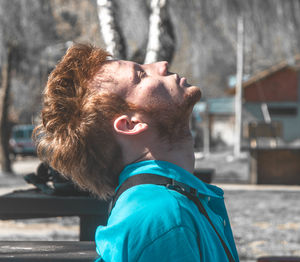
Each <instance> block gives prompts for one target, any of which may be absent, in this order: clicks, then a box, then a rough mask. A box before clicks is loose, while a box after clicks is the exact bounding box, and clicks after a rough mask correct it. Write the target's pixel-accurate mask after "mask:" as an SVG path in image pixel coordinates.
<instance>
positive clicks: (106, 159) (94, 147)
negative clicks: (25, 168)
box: [34, 44, 130, 199]
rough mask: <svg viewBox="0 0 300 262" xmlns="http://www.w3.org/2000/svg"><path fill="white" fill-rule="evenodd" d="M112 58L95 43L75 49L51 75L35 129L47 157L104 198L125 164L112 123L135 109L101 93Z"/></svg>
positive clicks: (40, 150) (41, 153) (44, 158)
mask: <svg viewBox="0 0 300 262" xmlns="http://www.w3.org/2000/svg"><path fill="white" fill-rule="evenodd" d="M108 56H109V54H108V53H107V52H106V51H104V50H103V49H101V48H96V47H93V46H91V45H85V44H75V45H74V46H72V47H71V48H69V50H68V51H67V53H66V55H65V56H64V57H63V58H62V60H61V61H60V62H59V63H58V64H57V66H56V68H55V69H54V70H53V71H52V73H51V74H50V76H49V79H48V82H47V86H46V88H45V91H44V106H43V109H42V122H41V124H40V125H38V126H37V127H36V129H35V132H34V139H35V141H36V145H37V153H38V156H39V157H40V158H41V160H42V161H45V162H47V163H48V164H49V165H51V166H52V167H53V168H55V169H56V170H57V171H59V172H60V173H62V174H64V175H65V176H67V177H70V178H71V179H72V180H73V181H74V182H75V183H77V184H78V185H79V186H80V187H81V188H84V189H88V190H90V191H91V192H93V193H95V194H97V195H98V196H99V197H101V198H104V199H105V198H107V197H108V196H109V195H111V194H112V193H113V189H114V188H115V186H116V185H117V182H118V174H119V172H120V171H121V169H122V168H123V166H122V153H121V148H120V146H119V145H118V143H117V142H116V140H115V139H114V137H113V125H112V121H113V118H114V117H116V116H117V115H119V114H120V113H121V112H126V111H128V110H130V107H129V105H128V104H127V103H126V102H125V101H124V100H123V99H122V98H120V97H118V96H116V95H113V94H109V93H106V92H101V88H99V86H101V83H99V81H100V80H97V81H98V82H97V83H95V75H96V74H97V76H98V75H99V74H101V67H102V66H103V64H105V63H106V61H107V58H108ZM99 72H100V73H99ZM97 79H99V78H98V77H97ZM94 85H95V87H94Z"/></svg>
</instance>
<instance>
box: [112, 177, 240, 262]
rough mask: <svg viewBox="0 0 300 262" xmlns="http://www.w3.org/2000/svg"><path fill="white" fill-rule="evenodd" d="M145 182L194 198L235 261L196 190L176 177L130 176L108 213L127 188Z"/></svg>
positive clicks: (231, 258)
mask: <svg viewBox="0 0 300 262" xmlns="http://www.w3.org/2000/svg"><path fill="white" fill-rule="evenodd" d="M143 184H154V185H162V186H166V187H167V188H169V189H172V190H175V191H177V192H179V193H181V194H183V195H185V196H186V197H188V198H189V199H190V200H192V201H193V202H194V203H195V205H196V206H197V207H198V210H199V212H200V213H201V214H203V215H204V216H205V217H206V219H207V220H208V222H209V223H210V225H211V226H212V228H213V229H214V231H215V233H216V234H217V236H218V237H219V240H220V241H221V243H222V246H223V248H224V250H225V252H226V255H227V257H228V260H229V262H235V260H234V258H233V256H232V254H231V252H230V250H229V248H228V247H227V245H226V243H225V242H224V240H223V239H222V237H221V236H220V234H219V232H218V231H217V229H216V228H215V226H214V224H213V222H212V221H211V219H210V217H209V216H208V213H207V212H206V210H205V208H204V206H203V205H202V203H201V201H200V199H199V198H198V196H197V193H196V190H195V189H193V188H191V187H189V186H187V185H185V186H184V187H183V186H182V185H183V184H182V183H179V182H177V181H176V180H174V179H171V178H167V177H164V176H160V175H154V174H138V175H134V176H131V177H129V178H128V179H126V180H125V181H124V183H123V184H122V185H121V186H120V187H119V188H118V190H117V192H116V193H115V195H114V196H113V198H112V200H111V202H110V206H109V212H108V214H110V212H111V210H112V209H113V207H114V206H115V203H116V202H117V200H118V198H119V197H120V196H121V194H122V193H123V192H125V191H126V190H127V189H129V188H131V187H133V186H136V185H143Z"/></svg>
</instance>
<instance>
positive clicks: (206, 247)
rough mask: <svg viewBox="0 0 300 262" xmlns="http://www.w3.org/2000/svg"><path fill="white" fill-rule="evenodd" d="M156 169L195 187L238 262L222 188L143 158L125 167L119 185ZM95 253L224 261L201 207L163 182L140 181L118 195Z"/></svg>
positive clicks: (138, 260) (137, 260) (135, 261)
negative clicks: (143, 183)
mask: <svg viewBox="0 0 300 262" xmlns="http://www.w3.org/2000/svg"><path fill="white" fill-rule="evenodd" d="M145 173H151V174H157V175H161V176H165V177H168V178H171V179H174V180H176V181H178V182H181V183H185V184H186V185H188V186H190V187H193V188H195V189H197V191H198V193H199V198H200V200H201V202H202V204H203V205H204V207H205V209H206V210H207V213H208V215H209V216H210V218H211V220H212V222H213V223H214V225H215V227H216V229H217V230H218V232H219V234H220V235H221V237H222V238H223V240H224V241H225V243H226V244H227V245H228V247H229V249H230V251H231V253H232V255H233V257H234V258H235V260H236V261H239V259H238V254H237V251H236V248H235V243H234V239H233V236H232V231H231V228H230V223H229V220H228V215H227V212H226V208H225V204H224V198H223V191H222V189H220V188H218V187H216V186H213V185H209V184H205V183H203V182H202V181H201V180H199V179H198V178H197V177H195V176H194V175H193V174H191V173H189V172H187V171H186V170H184V169H183V168H181V167H179V166H176V165H174V164H172V163H169V162H165V161H156V160H150V161H143V162H139V163H135V164H131V165H128V166H126V167H125V169H124V170H123V171H122V173H121V174H120V178H119V182H120V185H121V184H122V183H123V182H124V181H125V180H126V179H127V178H129V177H131V176H134V175H137V174H145ZM95 237H96V238H95V240H96V246H97V252H98V254H99V255H100V256H101V257H102V259H103V260H104V261H106V262H108V261H114V262H119V261H120V262H121V261H122V262H127V261H129V262H150V261H151V262H153V261H168V262H170V261H172V262H174V261H184V262H192V261H193V262H194V261H205V262H207V261H209V262H226V261H228V259H227V256H226V253H225V251H224V249H223V247H222V244H221V242H220V240H219V239H218V236H217V234H216V233H215V231H214V230H213V228H212V226H211V225H210V224H209V222H208V221H207V219H206V218H205V217H204V216H203V215H202V214H200V212H199V211H198V208H197V206H196V205H195V204H194V202H192V201H191V200H189V199H188V198H187V197H186V196H184V195H182V194H180V193H178V192H177V191H174V190H171V189H168V188H166V187H165V186H159V185H150V184H147V185H137V186H134V187H132V188H130V189H128V190H127V191H125V192H124V193H123V194H122V195H121V196H120V197H119V199H118V200H117V202H116V204H115V206H114V208H113V209H112V212H111V215H110V217H109V219H108V223H107V226H99V227H98V228H97V231H96V236H95Z"/></svg>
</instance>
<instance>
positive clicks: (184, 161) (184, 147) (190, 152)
mask: <svg viewBox="0 0 300 262" xmlns="http://www.w3.org/2000/svg"><path fill="white" fill-rule="evenodd" d="M145 160H161V161H168V162H170V163H173V164H175V165H178V166H180V167H182V168H184V169H185V170H187V171H189V172H190V173H193V172H194V165H195V156H194V148H193V139H192V138H191V137H189V138H186V139H185V140H184V141H182V142H179V143H175V144H172V145H170V144H167V143H160V144H159V145H157V146H155V145H154V146H151V147H150V148H146V149H145V151H144V152H143V153H142V154H141V155H140V156H139V157H138V158H136V159H135V160H134V161H133V162H141V161H145Z"/></svg>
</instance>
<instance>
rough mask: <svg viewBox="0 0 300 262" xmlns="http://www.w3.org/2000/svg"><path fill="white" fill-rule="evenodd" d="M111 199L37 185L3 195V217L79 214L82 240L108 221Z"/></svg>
mask: <svg viewBox="0 0 300 262" xmlns="http://www.w3.org/2000/svg"><path fill="white" fill-rule="evenodd" d="M107 210H108V203H107V202H105V201H102V200H99V199H96V198H92V197H88V196H54V195H47V194H43V193H41V192H40V191H39V190H37V189H29V190H19V191H14V192H12V193H8V194H5V195H2V196H0V219H2V220H10V219H28V218H46V217H66V216H78V217H79V218H80V241H91V240H94V235H95V230H96V228H97V226H98V225H105V224H106V220H107Z"/></svg>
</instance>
